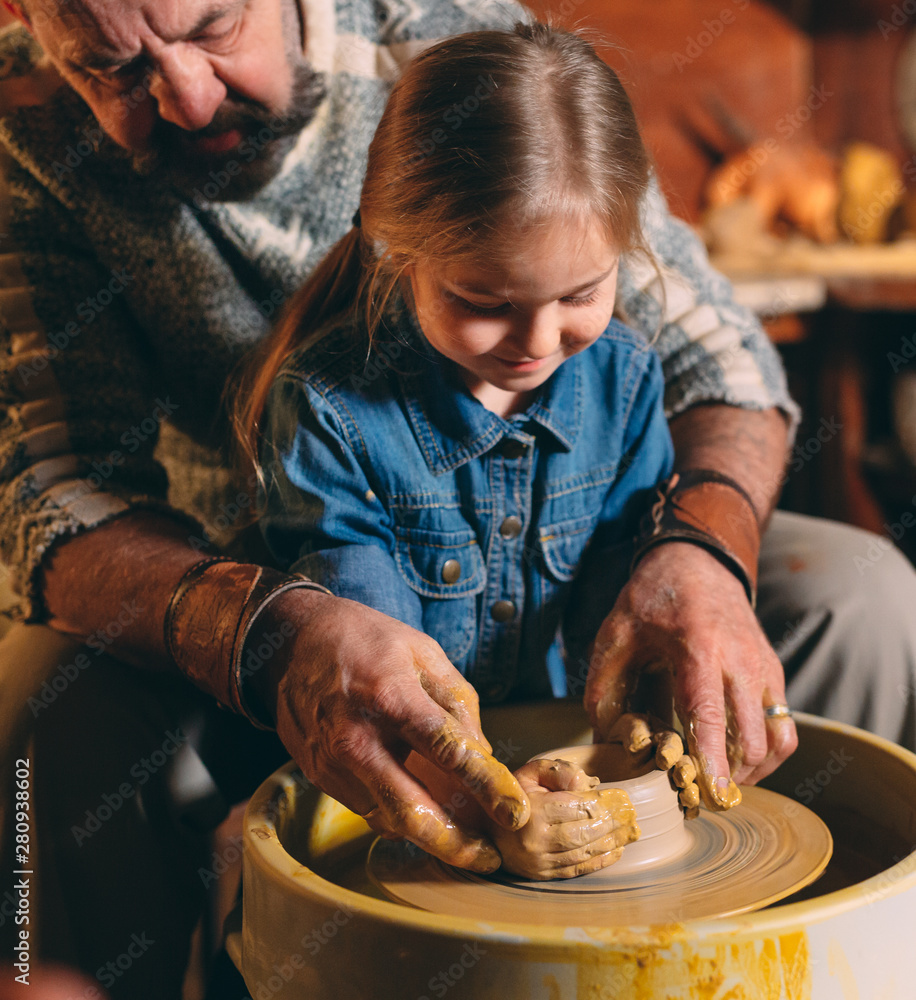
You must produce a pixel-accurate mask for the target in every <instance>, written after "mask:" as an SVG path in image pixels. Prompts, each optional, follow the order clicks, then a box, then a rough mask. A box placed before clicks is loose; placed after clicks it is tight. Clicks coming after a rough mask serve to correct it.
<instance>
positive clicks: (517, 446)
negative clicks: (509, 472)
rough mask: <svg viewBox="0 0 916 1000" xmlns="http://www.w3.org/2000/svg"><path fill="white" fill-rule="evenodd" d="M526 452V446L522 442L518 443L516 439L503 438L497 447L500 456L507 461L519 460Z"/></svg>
mask: <svg viewBox="0 0 916 1000" xmlns="http://www.w3.org/2000/svg"><path fill="white" fill-rule="evenodd" d="M527 451H528V445H526V444H525V442H524V441H519V440H518V438H503V440H502V442H501V443H500V446H499V453H500V455H502V457H503V458H506V459H509V461H515V459H517V458H521V457H522V455H524V454H526V453H527Z"/></svg>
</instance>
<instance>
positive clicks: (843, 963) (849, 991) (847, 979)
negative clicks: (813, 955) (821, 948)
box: [827, 941, 859, 1000]
mask: <svg viewBox="0 0 916 1000" xmlns="http://www.w3.org/2000/svg"><path fill="white" fill-rule="evenodd" d="M827 968H828V969H829V971H830V975H831V976H832V977H833V978H834V979H838V980H839V984H840V987H841V989H842V990H843V1000H859V988H858V987H857V986H856V977H855V976H854V975H853V971H852V969H851V968H850V966H849V961H848V959H847V958H846V955H845V954H844V952H843V949H842V948H841V947H840V945H839V943H838V942H837V941H831V942H830V944H829V946H828V948H827Z"/></svg>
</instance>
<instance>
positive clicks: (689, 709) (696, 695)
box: [677, 669, 741, 810]
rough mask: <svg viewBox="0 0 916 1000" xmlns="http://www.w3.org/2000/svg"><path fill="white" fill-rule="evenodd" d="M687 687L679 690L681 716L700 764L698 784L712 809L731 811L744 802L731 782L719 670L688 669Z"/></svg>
mask: <svg viewBox="0 0 916 1000" xmlns="http://www.w3.org/2000/svg"><path fill="white" fill-rule="evenodd" d="M684 676H686V677H687V678H689V686H688V684H685V683H683V682H682V683H681V684H680V685H679V689H678V698H677V701H678V714H679V715H680V717H681V721H682V722H683V724H684V732H685V734H686V736H687V747H688V751H689V753H690V756H691V757H693V759H694V761H695V763H696V765H697V784H698V785H699V786H700V792H701V794H702V796H703V801H704V803H705V805H706V807H707V808H709V809H717V810H721V809H730V808H731V807H732V806H733V805H736V804H737V803H738V802H740V801H741V793H740V792H739V791H738V787H737V785H735V783H734V782H733V781H732V780H731V769H730V767H729V763H728V755H727V753H726V745H725V697H724V691H723V688H722V676H721V674H720V673H718V672H716V671H701V670H698V669H693V670H685V671H684Z"/></svg>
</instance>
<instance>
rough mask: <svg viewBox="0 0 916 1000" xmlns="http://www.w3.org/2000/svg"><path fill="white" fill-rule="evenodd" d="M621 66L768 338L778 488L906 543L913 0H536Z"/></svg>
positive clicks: (915, 453)
mask: <svg viewBox="0 0 916 1000" xmlns="http://www.w3.org/2000/svg"><path fill="white" fill-rule="evenodd" d="M530 6H531V7H532V9H533V10H534V11H536V12H537V13H538V14H540V15H550V16H551V17H553V18H554V19H556V20H558V21H560V22H562V23H564V24H585V25H588V26H590V27H593V28H594V29H595V30H596V31H598V32H599V34H600V36H601V37H603V38H604V39H606V41H607V45H606V46H605V47H604V49H603V51H604V54H605V56H606V58H607V59H608V61H609V62H610V63H611V64H612V65H613V66H614V67H615V68H616V69H617V70H618V71H619V72H620V73H621V75H622V76H623V78H624V80H625V82H626V84H627V86H628V88H629V90H630V92H631V94H632V96H633V99H634V102H635V104H636V107H637V111H638V112H639V115H640V120H641V123H642V127H643V131H644V135H645V137H646V139H647V142H648V145H649V147H650V149H651V150H652V152H653V155H654V157H655V162H656V166H657V170H658V175H659V178H660V181H661V185H662V188H663V189H664V191H665V193H666V195H667V196H668V199H669V201H670V203H671V206H672V208H673V210H674V211H675V213H676V214H678V215H680V216H681V217H682V218H684V219H686V220H687V221H688V222H690V223H691V224H692V225H694V226H695V227H697V228H698V230H700V231H701V232H702V234H703V236H704V238H705V240H706V242H707V245H708V247H709V250H710V253H711V254H712V257H713V260H714V262H715V263H716V265H717V266H718V267H719V268H720V270H722V271H724V272H725V273H726V274H727V275H729V277H731V278H732V279H733V281H734V282H735V285H736V288H737V293H738V297H739V299H740V300H741V301H743V302H745V303H746V304H748V305H750V306H751V307H753V308H754V309H755V310H756V311H757V312H758V314H759V315H760V316H761V318H762V319H763V321H764V323H765V325H766V328H767V330H768V332H769V334H770V336H771V337H772V339H773V340H774V341H775V342H776V344H777V345H778V346H779V349H780V352H781V353H782V355H783V357H784V359H785V362H786V365H787V368H788V371H789V375H790V381H791V386H792V389H793V393H794V395H795V398H796V399H797V400H798V401H799V402H800V403H801V404H802V406H803V408H804V413H805V420H804V423H803V424H802V427H801V428H800V430H799V435H798V439H797V442H796V446H795V450H794V451H793V454H792V457H791V461H790V466H789V476H788V479H787V481H786V485H785V489H784V492H783V498H782V502H781V506H783V507H786V508H788V509H791V510H798V511H801V512H804V513H811V514H821V515H826V516H829V517H835V518H838V519H841V520H845V521H848V522H850V523H853V524H857V525H860V526H862V527H866V528H870V529H872V530H875V531H878V532H881V533H883V534H885V535H890V536H892V537H894V538H895V540H896V541H897V543H898V544H899V545H900V546H901V548H903V549H904V551H906V552H907V554H908V555H909V556H910V557H911V558H914V557H916V531H914V530H912V529H913V528H914V527H916V364H914V358H916V0H895V2H891V0H838V2H836V0H834V2H830V0H773V2H763V0H613V2H610V0H533V2H532V3H531V4H530Z"/></svg>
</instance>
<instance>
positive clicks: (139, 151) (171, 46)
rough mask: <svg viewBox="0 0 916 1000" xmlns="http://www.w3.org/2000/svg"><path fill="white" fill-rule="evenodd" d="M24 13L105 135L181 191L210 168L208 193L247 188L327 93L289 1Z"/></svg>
mask: <svg viewBox="0 0 916 1000" xmlns="http://www.w3.org/2000/svg"><path fill="white" fill-rule="evenodd" d="M27 13H28V16H29V18H30V21H31V27H32V30H33V31H34V33H35V36H36V38H37V40H38V42H39V43H40V44H41V46H42V48H43V49H44V51H45V53H46V54H47V55H48V57H49V58H50V59H51V61H52V62H53V63H54V65H55V66H56V68H57V69H58V71H59V72H60V73H61V75H62V76H63V78H64V80H65V81H66V82H67V83H68V84H70V86H71V87H73V89H74V90H75V91H76V92H77V93H78V94H79V95H80V97H82V98H83V100H84V101H85V102H86V103H87V104H88V105H89V107H90V108H91V109H92V111H93V113H94V114H95V116H96V117H97V118H98V120H99V124H100V125H101V126H102V128H103V129H104V130H105V131H106V132H107V133H108V135H109V136H111V138H112V139H114V141H115V142H117V143H118V145H120V146H122V147H124V148H125V149H127V150H129V151H130V152H132V153H134V154H135V156H136V160H137V164H138V166H140V167H142V169H143V170H144V172H146V171H149V170H152V169H156V168H160V169H163V170H165V171H167V172H168V177H169V179H170V180H171V181H172V183H174V184H175V186H176V187H178V188H179V189H180V190H182V191H184V192H186V193H189V192H190V191H191V190H193V189H194V188H195V187H196V186H197V185H199V184H200V183H202V182H203V181H206V180H207V179H208V178H209V177H210V175H211V173H212V174H217V173H218V174H220V176H223V177H226V178H228V182H227V183H225V184H223V185H222V186H221V189H220V192H219V194H218V196H217V197H216V199H215V200H232V199H234V198H240V197H245V196H247V195H249V194H251V193H253V192H254V191H255V190H257V189H258V188H259V187H261V186H262V185H263V184H264V183H266V182H267V181H268V180H269V179H270V178H271V177H273V176H274V175H275V174H276V172H277V171H278V170H279V168H280V164H281V161H282V158H283V156H284V155H285V153H286V152H288V150H289V149H290V148H291V146H292V144H293V142H294V141H295V136H296V135H297V134H298V133H299V132H300V131H301V130H302V128H303V127H304V126H305V125H306V124H308V122H309V121H310V120H311V119H312V117H313V116H314V114H315V110H316V108H317V106H318V104H319V103H320V101H321V99H322V97H323V95H324V89H323V83H322V79H321V77H320V76H318V75H317V74H315V73H314V72H313V71H312V70H311V69H310V68H309V66H308V64H307V63H306V62H305V59H304V57H303V55H302V31H303V29H302V25H301V24H300V18H299V14H298V9H297V7H296V6H295V0H29V4H28V7H27ZM229 164H233V165H234V166H233V168H232V169H231V172H230V171H229V170H226V169H225V168H226V167H227V166H228V165H229ZM213 186H214V185H212V184H211V185H210V188H211V189H212V187H213ZM209 196H210V191H208V197H209Z"/></svg>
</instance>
